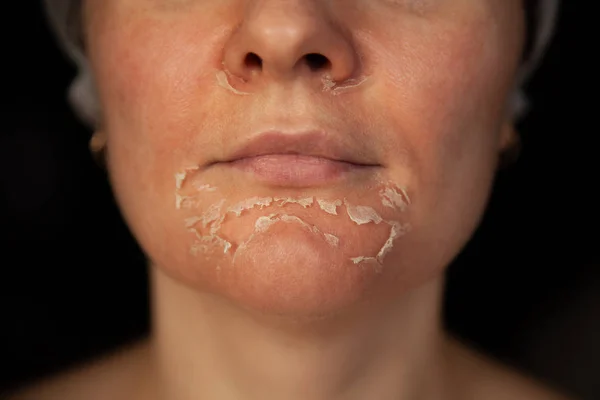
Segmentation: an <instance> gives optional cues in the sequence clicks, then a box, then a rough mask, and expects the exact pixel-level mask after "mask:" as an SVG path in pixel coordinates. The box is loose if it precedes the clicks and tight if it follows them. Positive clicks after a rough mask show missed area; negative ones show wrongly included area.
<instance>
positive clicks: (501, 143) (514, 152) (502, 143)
mask: <svg viewBox="0 0 600 400" xmlns="http://www.w3.org/2000/svg"><path fill="white" fill-rule="evenodd" d="M498 152H499V159H500V167H506V166H508V165H510V164H513V163H514V162H515V161H516V160H517V158H518V157H519V154H520V153H521V138H520V136H519V134H518V132H517V129H516V128H515V125H514V122H513V121H512V120H509V119H507V120H506V121H505V122H504V124H503V125H502V128H501V130H500V137H499V140H498Z"/></svg>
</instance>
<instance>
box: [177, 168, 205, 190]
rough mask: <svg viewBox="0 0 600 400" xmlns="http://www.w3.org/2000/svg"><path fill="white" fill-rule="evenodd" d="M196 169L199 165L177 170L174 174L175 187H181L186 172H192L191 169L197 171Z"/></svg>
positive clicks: (178, 188)
mask: <svg viewBox="0 0 600 400" xmlns="http://www.w3.org/2000/svg"><path fill="white" fill-rule="evenodd" d="M198 169H200V167H198V166H195V167H188V168H185V169H184V170H183V172H178V173H176V174H175V188H176V189H177V190H180V189H181V187H182V186H183V182H185V179H186V178H187V175H188V173H190V172H192V171H197V170H198Z"/></svg>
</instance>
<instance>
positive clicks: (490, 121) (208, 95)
mask: <svg viewBox="0 0 600 400" xmlns="http://www.w3.org/2000/svg"><path fill="white" fill-rule="evenodd" d="M450 3H452V4H450ZM505 3H506V4H505ZM292 16H293V18H292ZM86 20H87V23H86V25H87V27H88V38H89V40H88V53H89V56H90V59H91V63H92V66H93V69H94V73H95V76H96V79H97V86H98V88H99V93H100V99H101V104H102V105H103V118H102V120H103V126H102V130H103V131H105V133H106V135H107V143H108V169H109V173H110V177H111V181H112V184H113V187H114V191H115V194H116V196H117V199H118V201H119V204H120V206H121V209H122V210H123V214H124V216H125V218H126V220H127V222H128V224H129V226H130V227H131V229H132V230H133V232H134V234H135V236H136V237H137V238H138V240H139V241H140V243H141V245H142V247H143V248H144V249H145V250H146V252H147V255H148V256H149V258H150V260H151V261H152V262H153V264H154V265H156V266H157V267H158V268H161V269H162V270H164V271H165V272H166V273H167V274H168V275H170V276H172V277H174V278H175V279H177V280H178V281H181V282H183V283H185V284H186V285H189V286H191V287H193V288H195V289H197V290H200V291H209V292H213V293H217V294H219V295H222V296H224V297H226V298H228V299H231V300H233V301H235V302H237V303H239V304H240V305H242V306H244V307H249V308H251V309H255V310H258V311H260V312H264V313H274V314H281V315H287V316H290V317H320V316H322V315H326V314H330V313H337V312H342V311H343V310H345V309H347V308H351V307H353V305H355V304H357V303H360V302H362V301H365V300H369V301H373V300H376V299H375V298H374V296H377V297H378V298H379V297H381V298H382V299H383V298H386V297H388V296H398V295H399V294H401V293H402V292H403V291H406V290H409V289H411V288H414V287H417V286H419V285H421V284H423V283H424V282H425V281H427V280H428V279H431V278H432V277H434V276H436V275H439V274H441V273H442V271H443V269H444V268H445V266H446V265H447V264H448V262H449V261H450V260H451V259H452V258H453V257H454V256H455V255H456V254H457V252H458V251H459V250H460V248H461V247H462V246H463V244H464V243H465V241H466V240H467V239H468V237H469V236H470V235H471V233H472V232H473V230H474V228H475V226H476V225H477V222H478V220H479V218H480V216H481V214H482V210H483V208H484V206H485V202H486V200H487V197H488V194H489V189H490V184H491V181H492V177H493V175H494V172H495V169H496V165H497V159H498V153H499V150H500V147H501V142H502V135H501V132H502V127H503V124H510V123H511V121H510V120H507V119H506V115H505V112H506V107H505V106H506V99H507V95H508V93H509V91H510V90H511V89H512V87H513V83H514V76H515V71H516V69H517V66H518V61H519V55H520V49H521V41H522V31H523V27H522V14H521V10H520V5H519V3H518V2H517V1H509V2H495V1H490V0H487V1H482V0H458V1H453V2H444V1H365V0H357V1H351V2H348V1H343V2H342V1H327V2H319V1H308V2H301V1H248V2H245V1H234V0H228V1H150V0H134V1H129V2H120V1H110V0H109V1H102V2H100V1H94V0H91V1H89V3H88V5H87V7H86ZM249 52H253V53H255V54H257V55H258V56H259V57H260V58H261V59H262V65H260V66H259V65H257V64H256V63H255V62H254V63H253V62H252V60H250V61H248V58H247V55H248V53H249ZM309 53H319V54H321V55H323V56H324V57H326V58H327V60H328V61H329V62H328V63H327V65H325V66H321V67H320V68H316V69H315V68H313V69H311V68H310V67H309V62H308V61H307V58H306V57H305V56H306V54H309ZM224 70H225V71H226V72H227V74H228V76H229V77H230V79H229V80H228V83H229V85H231V87H233V88H234V89H235V90H236V91H239V92H243V93H248V94H249V95H239V94H236V93H234V91H232V90H228V89H225V88H224V87H223V85H221V84H219V80H218V79H217V76H218V73H219V72H222V71H224ZM324 77H325V78H324ZM490 77H494V78H493V79H490ZM324 79H325V80H326V81H327V80H329V81H330V82H331V81H333V82H334V84H333V85H334V86H335V85H337V86H340V87H344V86H348V85H350V86H352V83H355V82H358V81H362V80H365V79H366V81H365V82H364V83H363V84H361V85H359V86H357V87H353V88H350V89H348V90H345V91H343V92H340V93H336V94H334V93H332V92H331V91H329V90H324V87H327V84H325V85H324ZM221 83H222V81H221ZM329 86H330V87H331V85H329ZM311 128H316V129H321V130H323V131H325V132H327V135H328V137H331V138H333V139H334V140H335V141H338V142H340V143H341V144H342V146H343V147H345V148H347V149H349V151H350V152H352V153H355V154H359V155H360V157H361V159H363V160H365V161H368V162H369V163H373V164H376V165H377V167H376V168H371V169H370V170H369V171H361V172H360V173H358V172H357V173H351V174H349V175H348V176H347V177H346V178H344V179H341V180H337V181H335V182H333V183H331V184H327V185H321V186H318V187H301V188H297V187H289V186H288V185H281V186H272V185H267V184H261V183H260V182H257V181H256V179H254V178H253V177H252V176H250V177H249V176H248V174H244V173H240V172H239V171H236V170H232V168H228V167H226V166H223V165H216V166H214V165H213V166H209V163H211V162H213V161H214V160H220V159H224V158H226V157H227V156H229V155H230V154H231V153H232V152H233V151H234V150H235V149H237V148H239V147H240V146H242V145H243V144H244V143H245V142H247V141H248V140H249V139H250V138H252V137H254V136H255V135H257V133H260V132H262V131H265V130H272V129H276V130H289V131H298V130H303V129H311ZM194 168H197V169H194ZM186 171H187V179H186V182H185V184H184V185H183V187H182V190H183V191H184V192H186V194H188V195H191V196H195V200H196V201H195V202H194V204H193V206H188V207H187V208H186V209H184V210H181V209H179V210H178V209H176V207H174V202H175V200H174V196H175V194H174V186H175V183H176V182H175V178H174V176H175V174H178V173H182V172H186ZM194 182H195V183H196V187H197V186H198V185H210V186H213V187H215V188H216V190H215V191H214V192H202V193H190V192H193V191H194V190H195V189H192V187H191V186H192V184H193V183H194ZM385 185H388V186H396V187H403V188H406V191H407V193H408V196H409V197H410V199H411V203H412V204H411V206H410V207H409V209H408V210H406V211H404V212H400V211H397V210H393V209H390V208H387V207H385V206H383V205H382V203H381V198H380V195H379V191H380V190H381V188H382V187H383V186H385ZM196 192H197V191H196ZM307 196H315V197H316V198H320V199H323V200H328V201H335V200H342V201H343V200H344V199H347V201H348V202H350V203H351V204H356V205H362V206H368V207H372V208H373V209H374V210H375V211H376V212H378V213H379V214H382V217H383V218H384V219H386V220H390V221H395V222H398V223H400V224H408V225H410V226H411V228H412V229H411V232H410V234H409V235H403V237H402V238H400V239H398V240H397V241H396V242H395V243H394V248H393V249H392V251H391V252H390V253H389V254H388V255H387V257H386V259H385V262H384V265H383V268H379V267H374V268H370V267H368V266H367V265H360V266H359V267H358V268H357V267H356V266H354V265H353V263H352V262H351V261H350V259H351V258H356V257H360V256H363V257H372V256H375V255H376V254H377V252H378V250H379V249H381V247H382V246H383V245H384V243H385V241H386V240H387V238H389V235H390V226H389V225H386V224H374V223H372V224H366V225H362V226H358V225H356V224H354V223H353V222H352V221H351V220H349V219H348V218H345V217H338V218H336V217H331V218H329V217H327V216H326V215H323V213H322V212H321V210H319V209H317V208H316V207H312V208H309V209H299V207H295V206H294V205H293V204H292V205H289V206H287V207H283V209H275V208H274V207H272V206H271V207H264V208H263V209H262V210H257V209H253V210H251V211H252V212H249V213H246V215H242V216H240V217H238V218H228V219H227V220H226V221H224V223H223V226H222V231H223V232H224V234H225V236H228V237H229V238H230V241H231V242H234V243H237V244H238V245H239V244H241V243H243V242H244V241H245V240H247V239H248V238H249V237H250V235H251V234H252V229H253V227H254V224H255V222H256V220H257V219H258V218H260V217H265V216H269V215H271V214H273V213H276V212H283V213H287V214H290V215H294V216H297V217H299V218H301V219H302V220H303V221H304V222H306V223H307V224H309V225H311V226H316V227H317V228H318V229H320V230H321V231H322V232H328V233H331V234H333V235H335V236H337V237H338V238H339V241H340V246H341V248H339V249H337V250H336V251H332V250H335V249H332V248H331V246H329V245H328V244H327V243H326V242H325V241H324V240H321V239H319V238H317V237H315V235H313V234H311V233H310V232H307V231H306V229H304V228H303V227H302V226H301V224H292V223H288V224H283V223H280V224H276V225H274V226H273V229H269V230H268V231H267V232H265V234H264V235H260V237H256V238H255V239H254V241H253V242H252V245H249V246H247V248H246V251H244V252H243V254H241V255H239V256H238V257H236V259H235V260H234V257H233V256H231V254H223V251H219V249H218V248H214V249H206V248H205V249H204V250H203V251H200V252H197V251H196V252H194V251H190V249H191V248H192V247H194V244H195V243H196V239H197V235H196V234H194V233H191V232H189V230H188V229H186V221H189V219H190V218H194V217H196V218H198V217H201V216H202V215H203V214H204V213H206V212H207V210H209V209H210V207H211V206H213V205H214V204H217V203H219V202H220V201H222V200H225V204H224V209H226V208H227V207H231V206H233V205H234V204H236V203H239V202H243V201H246V200H247V199H250V198H254V197H259V198H268V197H273V198H276V197H290V198H302V197H307ZM232 235H233V236H235V237H232ZM254 244H255V245H254ZM432 249H435V251H432ZM350 250H352V251H350ZM367 264H368V263H367ZM327 288H329V289H332V288H334V289H335V290H326V289H327ZM374 293H376V295H375V294H374ZM377 301H387V300H377Z"/></svg>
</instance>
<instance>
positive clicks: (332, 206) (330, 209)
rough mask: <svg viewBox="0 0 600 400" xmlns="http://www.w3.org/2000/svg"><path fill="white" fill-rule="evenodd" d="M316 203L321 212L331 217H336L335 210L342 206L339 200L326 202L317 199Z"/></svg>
mask: <svg viewBox="0 0 600 400" xmlns="http://www.w3.org/2000/svg"><path fill="white" fill-rule="evenodd" d="M317 203H319V207H321V210H323V211H325V212H326V213H328V214H331V215H338V213H337V208H338V207H340V206H341V205H342V201H341V200H335V201H327V200H323V199H317Z"/></svg>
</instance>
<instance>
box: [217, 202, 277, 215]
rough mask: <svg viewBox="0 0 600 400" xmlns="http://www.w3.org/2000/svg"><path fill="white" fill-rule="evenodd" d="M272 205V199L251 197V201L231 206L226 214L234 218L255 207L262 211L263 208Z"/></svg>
mask: <svg viewBox="0 0 600 400" xmlns="http://www.w3.org/2000/svg"><path fill="white" fill-rule="evenodd" d="M272 203H273V198H272V197H253V198H251V199H247V200H244V201H242V202H240V203H237V204H235V205H233V206H232V207H229V208H228V209H227V212H232V213H234V214H235V215H236V216H238V217H239V216H240V215H242V213H243V212H244V211H246V210H250V209H252V208H254V207H256V206H258V207H260V209H261V210H262V209H263V208H264V207H268V206H270V205H271V204H272Z"/></svg>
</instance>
